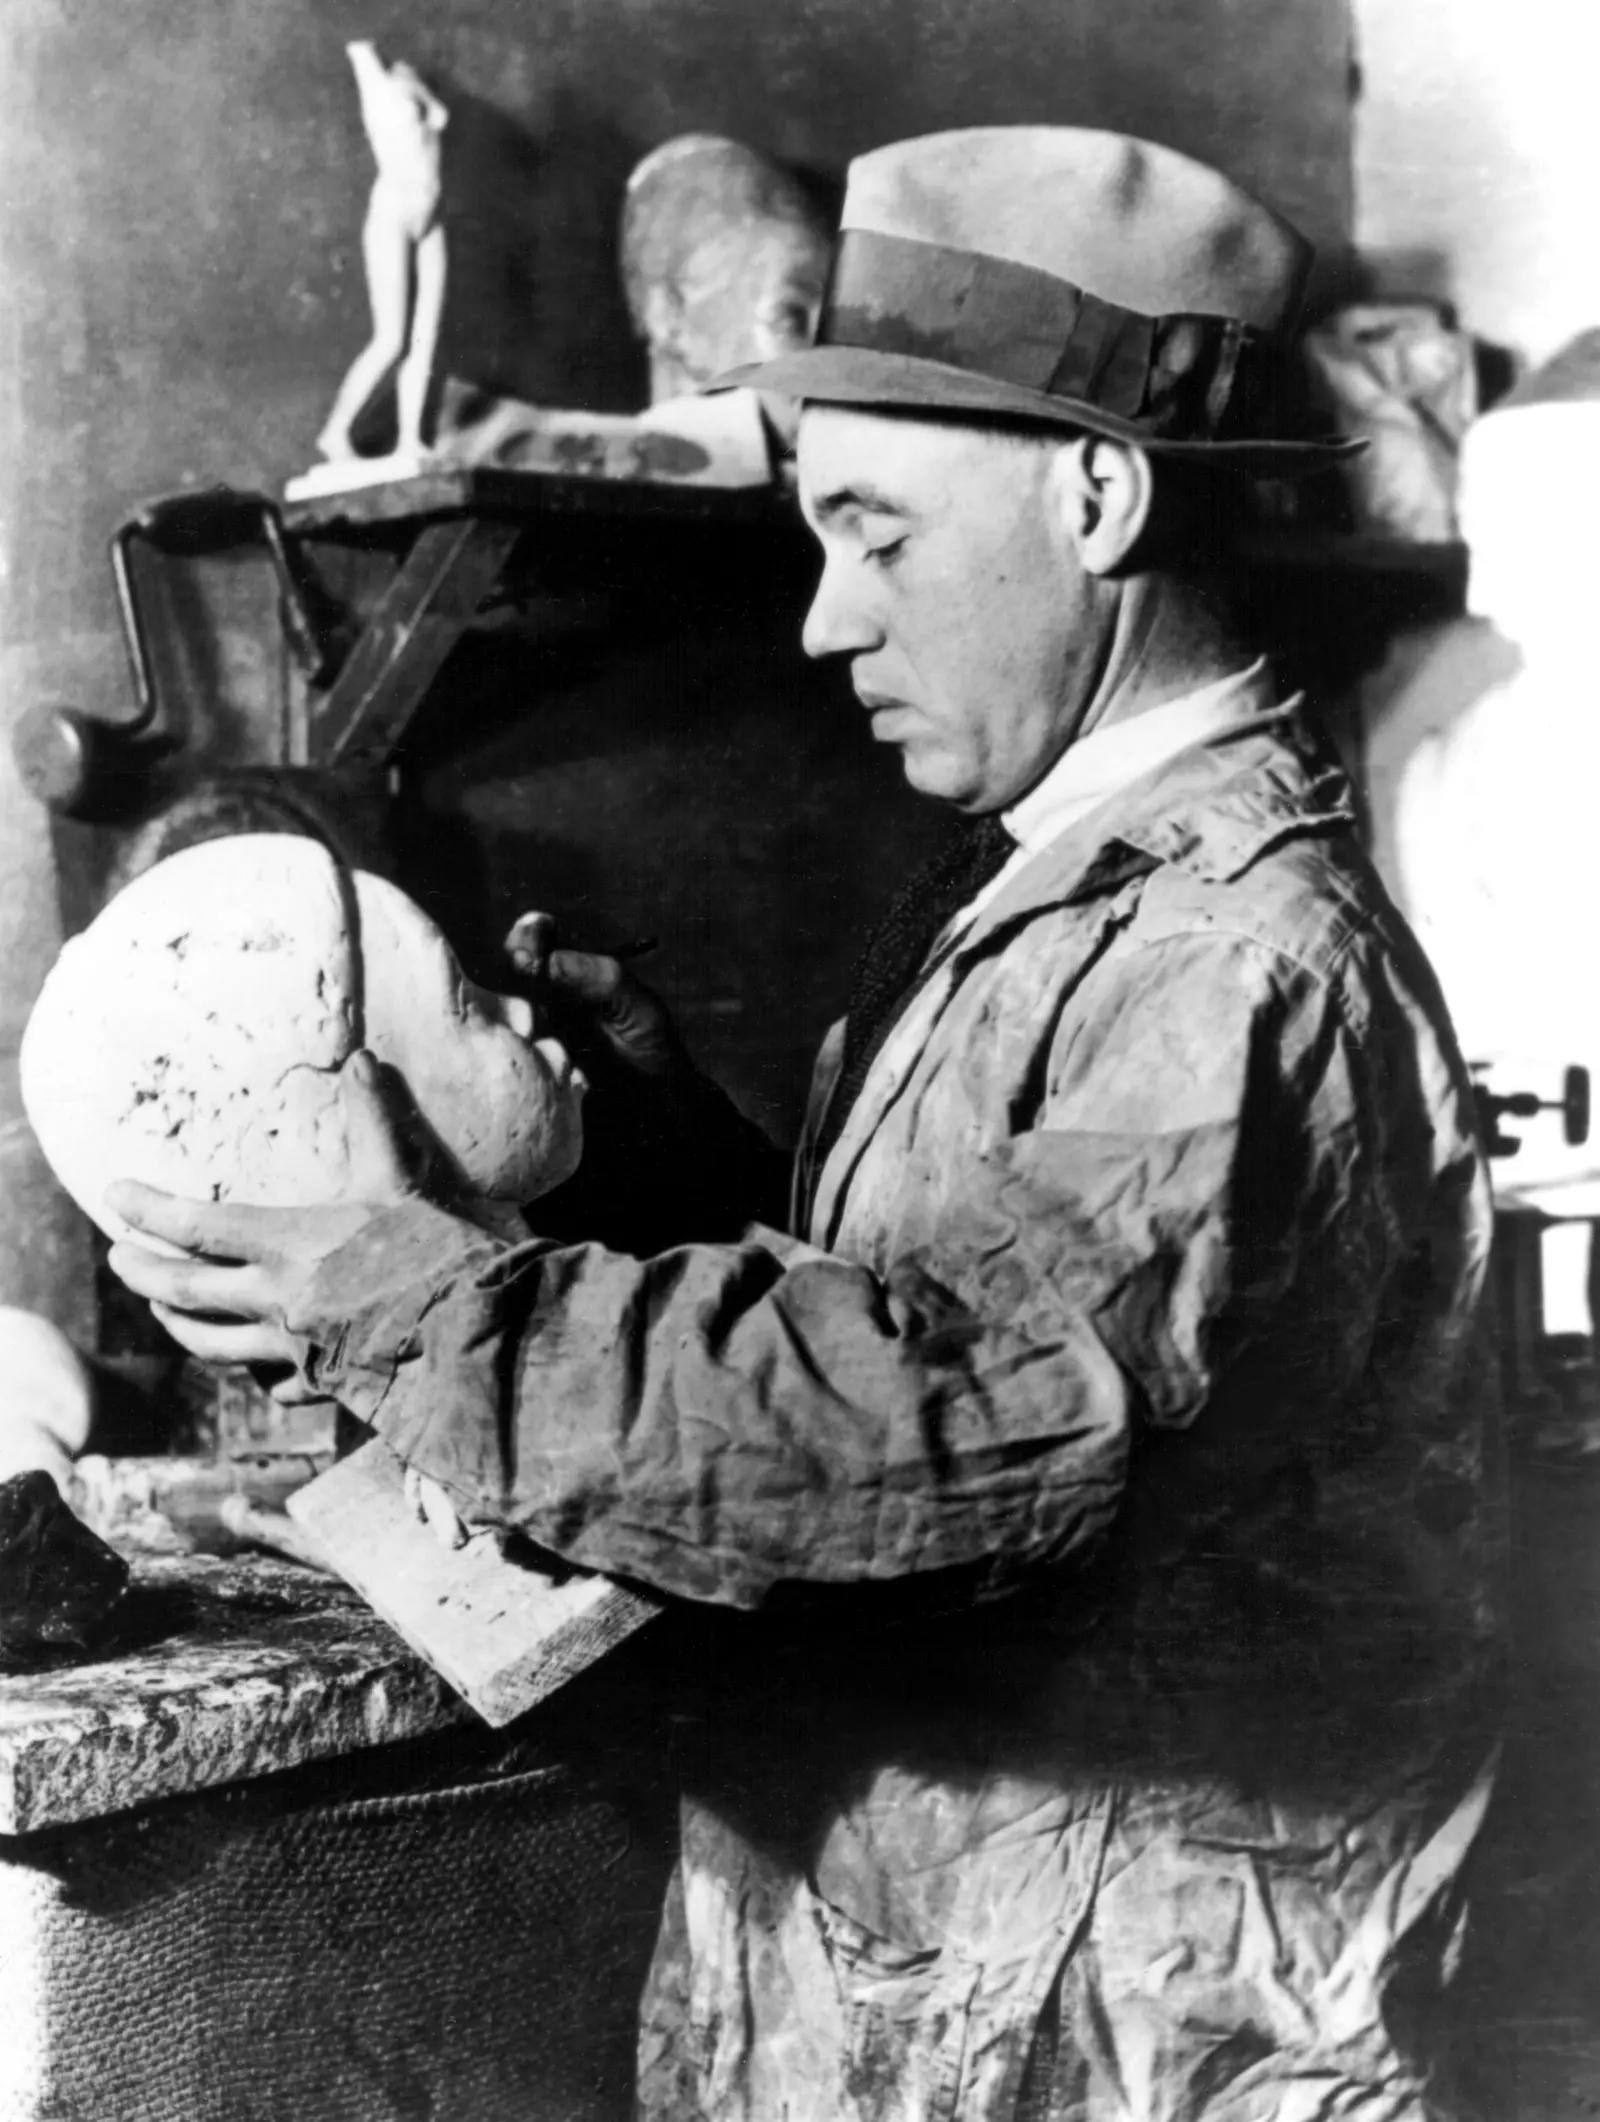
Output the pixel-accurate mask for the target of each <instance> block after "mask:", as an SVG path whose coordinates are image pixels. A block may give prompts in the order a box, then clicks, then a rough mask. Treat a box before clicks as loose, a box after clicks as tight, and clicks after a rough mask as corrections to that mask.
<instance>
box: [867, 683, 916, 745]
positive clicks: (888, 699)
mask: <svg viewBox="0 0 1600 2122" xmlns="http://www.w3.org/2000/svg"><path fill="white" fill-rule="evenodd" d="M856 698H857V699H858V700H859V701H860V702H861V705H862V706H863V707H864V708H865V709H866V711H867V716H868V719H869V720H870V722H871V724H872V734H873V736H874V737H876V738H878V739H879V740H880V741H882V742H886V743H892V742H893V741H894V740H895V738H896V736H897V735H899V734H901V732H900V731H899V729H898V723H899V720H900V719H901V718H903V717H904V716H906V715H909V714H911V713H912V712H913V710H912V705H911V702H910V701H909V700H902V699H900V698H898V697H897V696H896V695H895V694H894V693H866V692H864V693H858V694H857V695H856Z"/></svg>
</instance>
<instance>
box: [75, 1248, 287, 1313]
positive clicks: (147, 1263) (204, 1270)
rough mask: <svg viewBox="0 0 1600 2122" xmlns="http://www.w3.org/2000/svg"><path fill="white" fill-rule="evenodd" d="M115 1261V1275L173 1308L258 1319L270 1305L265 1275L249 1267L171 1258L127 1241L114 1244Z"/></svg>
mask: <svg viewBox="0 0 1600 2122" xmlns="http://www.w3.org/2000/svg"><path fill="white" fill-rule="evenodd" d="M110 1262H111V1271H112V1273H113V1274H114V1275H117V1276H118V1277H120V1279H121V1280H122V1281H124V1282H126V1284H127V1285H128V1287H129V1289H131V1290H133V1291H134V1293H135V1294H136V1295H138V1296H141V1297H148V1298H149V1299H150V1301H151V1303H152V1304H165V1305H168V1306H170V1307H171V1308H172V1309H173V1310H174V1311H184V1312H205V1313H209V1314H212V1315H213V1316H215V1315H218V1314H221V1315H223V1316H225V1317H227V1318H230V1319H257V1318H261V1317H262V1316H264V1315H265V1313H266V1312H267V1311H268V1309H269V1306H268V1303H267V1301H266V1293H265V1291H264V1290H263V1288H262V1287H261V1279H260V1277H259V1276H258V1275H257V1274H256V1273H255V1272H254V1271H253V1270H252V1269H251V1268H248V1267H230V1266H227V1265H225V1264H224V1263H223V1262H221V1261H217V1260H207V1259H181V1260H168V1259H165V1258H164V1257H163V1256H162V1255H161V1254H159V1253H147V1252H146V1251H145V1250H144V1248H143V1247H142V1246H138V1245H130V1244H128V1242H127V1241H126V1240H125V1239H119V1240H118V1242H117V1243H116V1244H115V1245H113V1246H112V1248H111V1255H110Z"/></svg>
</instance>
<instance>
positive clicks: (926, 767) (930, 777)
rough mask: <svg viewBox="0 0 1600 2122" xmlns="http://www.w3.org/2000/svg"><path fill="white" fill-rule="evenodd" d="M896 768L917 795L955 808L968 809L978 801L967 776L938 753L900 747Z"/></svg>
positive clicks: (910, 747)
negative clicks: (898, 762) (898, 761)
mask: <svg viewBox="0 0 1600 2122" xmlns="http://www.w3.org/2000/svg"><path fill="white" fill-rule="evenodd" d="M900 767H901V771H902V772H903V773H904V775H905V777H906V780H907V782H908V784H909V785H910V786H911V787H912V788H914V789H915V790H916V792H917V794H918V795H919V796H928V797H930V798H931V799H932V800H933V801H934V802H935V803H949V804H952V805H954V807H955V808H956V809H957V810H970V809H972V808H974V807H975V805H976V803H977V801H978V797H977V793H976V792H975V791H974V789H973V787H972V784H971V778H970V776H969V775H967V774H964V773H963V772H962V771H961V769H960V767H959V765H958V764H957V762H956V761H955V760H954V759H950V758H946V757H945V756H944V754H943V753H941V752H920V751H918V750H917V749H916V748H915V747H914V746H910V745H907V746H904V747H903V748H902V750H901V753H900Z"/></svg>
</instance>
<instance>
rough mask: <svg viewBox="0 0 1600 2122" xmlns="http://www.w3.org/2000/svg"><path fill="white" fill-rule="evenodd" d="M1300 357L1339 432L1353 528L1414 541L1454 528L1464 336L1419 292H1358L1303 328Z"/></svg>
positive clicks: (1468, 367) (1468, 412)
mask: <svg viewBox="0 0 1600 2122" xmlns="http://www.w3.org/2000/svg"><path fill="white" fill-rule="evenodd" d="M1304 353H1305V358H1306V360H1307V362H1308V364H1309V365H1310V369H1311V374H1312V378H1313V382H1314V385H1315V387H1316V388H1317V390H1318V393H1319V395H1320V396H1321V397H1322V398H1323V399H1324V401H1325V402H1326V404H1327V407H1328V410H1329V412H1330V413H1331V414H1332V416H1333V419H1334V421H1335V424H1336V425H1337V427H1338V430H1339V432H1340V433H1341V434H1344V435H1351V436H1358V437H1361V438H1362V439H1364V440H1365V441H1366V443H1367V448H1366V450H1365V452H1364V453H1363V454H1362V455H1360V456H1358V457H1356V458H1354V459H1353V460H1352V461H1351V463H1350V464H1349V466H1348V467H1347V468H1346V472H1345V479H1346V490H1347V492H1348V495H1349V498H1350V502H1351V505H1352V508H1353V511H1354V515H1355V527H1356V529H1357V530H1361V531H1370V532H1374V533H1376V534H1378V535H1380V536H1385V537H1391V538H1407V539H1413V540H1416V541H1419V542H1423V543H1426V542H1430V541H1440V540H1447V539H1452V538H1454V537H1455V535H1456V487H1457V481H1458V476H1459V459H1460V451H1461V438H1462V436H1463V435H1464V433H1465V432H1466V429H1467V426H1468V423H1469V422H1470V421H1471V419H1472V417H1473V415H1474V414H1475V413H1476V412H1477V409H1478V389H1477V376H1476V372H1475V369H1474V364H1473V350H1472V341H1471V339H1470V338H1469V337H1468V335H1467V334H1466V333H1465V332H1463V331H1458V330H1457V329H1456V328H1455V327H1454V326H1453V325H1451V324H1448V323H1447V322H1446V321H1445V319H1444V317H1443V315H1442V314H1441V313H1440V311H1439V309H1438V308H1437V307H1436V306H1435V305H1433V304H1431V303H1425V302H1402V303H1394V302H1386V303H1378V302H1362V303H1356V304H1353V305H1351V306H1350V307H1348V308H1345V309H1340V310H1335V311H1334V313H1333V315H1332V316H1331V317H1327V318H1325V319H1324V320H1323V322H1322V323H1321V324H1319V325H1318V326H1317V327H1316V329H1315V330H1313V331H1309V332H1307V334H1306V336H1305V341H1304Z"/></svg>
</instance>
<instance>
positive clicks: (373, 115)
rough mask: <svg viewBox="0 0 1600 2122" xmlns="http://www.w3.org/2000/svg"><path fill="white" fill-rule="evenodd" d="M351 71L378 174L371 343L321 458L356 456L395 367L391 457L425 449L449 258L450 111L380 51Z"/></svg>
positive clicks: (369, 255)
mask: <svg viewBox="0 0 1600 2122" xmlns="http://www.w3.org/2000/svg"><path fill="white" fill-rule="evenodd" d="M345 49H346V51H347V52H348V53H349V55H350V64H351V65H352V67H354V69H355V76H356V89H357V93H358V94H359V96H360V98H361V121H362V124H363V125H364V126H365V127H366V132H367V138H368V140H369V141H370V142H371V145H372V154H373V159H374V161H375V162H376V163H377V165H378V174H377V176H376V178H375V179H374V180H373V186H372V196H371V198H370V199H369V200H368V203H367V216H366V222H365V224H364V226H363V228H362V232H361V255H362V262H363V263H364V265H365V267H366V274H367V299H368V301H369V303H370V305H371V309H372V336H371V338H370V339H369V340H368V341H367V343H366V345H365V346H364V347H363V348H362V349H361V352H360V353H359V354H357V356H356V358H355V360H354V361H353V362H352V364H351V366H350V371H349V373H348V375H346V377H345V379H344V381H343V383H342V384H341V385H340V386H339V392H338V396H337V397H336V398H335V399H334V402H333V410H332V411H331V412H330V413H329V415H328V418H327V420H326V422H325V423H324V425H323V429H322V432H321V434H320V435H319V436H318V437H317V446H318V448H319V449H320V450H321V451H322V453H323V455H324V456H325V457H329V458H332V459H334V460H336V461H337V460H339V459H342V458H347V457H353V456H354V455H355V454H356V450H355V444H354V442H353V441H352V439H351V431H352V429H353V427H354V425H355V422H356V420H357V418H358V416H359V415H360V413H361V410H362V408H363V407H364V406H365V405H366V404H367V402H368V400H369V399H370V398H371V397H372V394H373V392H374V391H375V390H376V389H377V388H378V386H379V384H380V383H381V382H382V381H383V379H384V377H385V375H386V374H387V373H388V371H389V370H390V369H391V368H394V367H395V365H396V363H398V364H399V372H398V374H397V376H396V379H395V397H396V415H397V421H398V429H399V432H398V437H397V440H396V443H395V453H396V455H408V456H409V455H415V454H416V453H418V452H420V450H421V448H422V424H423V417H424V414H425V412H426V410H427V400H428V386H429V384H430V383H431V381H432V379H433V371H434V362H435V358H436V356H437V353H438V346H439V331H440V325H441V323H442V321H443V317H444V297H445V279H446V262H447V261H446V251H445V231H444V224H443V222H442V221H441V219H440V212H439V210H440V204H441V201H442V199H443V194H444V181H443V134H444V129H445V127H446V125H447V124H448V123H449V116H450V114H449V112H448V111H447V110H446V109H445V106H444V105H443V104H442V103H441V102H440V100H439V98H438V97H437V96H436V95H434V93H433V91H432V90H431V89H430V88H429V87H428V85H427V83H426V82H425V81H424V80H423V79H422V77H421V75H420V74H418V73H417V72H416V70H415V69H414V68H412V67H410V66H407V64H406V63H405V61H404V60H403V59H396V60H393V61H391V62H387V63H386V62H385V61H384V60H383V59H382V58H381V57H380V56H379V53H378V49H377V47H376V45H373V44H370V43H366V42H361V43H356V44H350V45H347V46H346V47H345Z"/></svg>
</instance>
